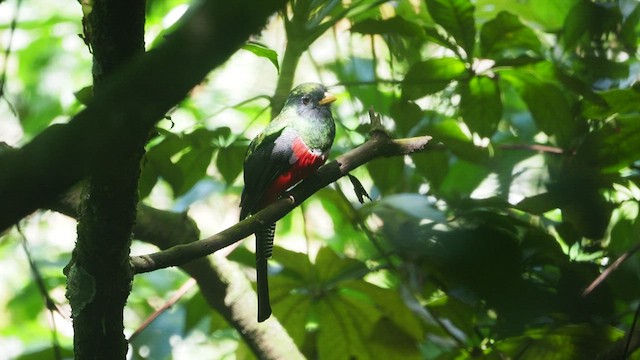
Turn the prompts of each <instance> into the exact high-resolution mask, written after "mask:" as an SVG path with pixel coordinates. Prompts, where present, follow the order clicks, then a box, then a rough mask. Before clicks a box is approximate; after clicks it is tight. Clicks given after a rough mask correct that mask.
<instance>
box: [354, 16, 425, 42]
mask: <svg viewBox="0 0 640 360" xmlns="http://www.w3.org/2000/svg"><path fill="white" fill-rule="evenodd" d="M351 32H352V33H360V34H366V35H373V34H379V35H399V36H405V37H412V38H416V37H417V38H424V37H425V32H424V30H423V29H422V28H421V27H420V26H419V25H418V24H416V23H414V22H411V21H408V20H405V19H404V18H402V17H400V16H395V17H392V18H390V19H384V20H377V19H370V18H368V19H365V20H363V21H360V22H358V23H356V24H354V25H353V26H352V27H351Z"/></svg>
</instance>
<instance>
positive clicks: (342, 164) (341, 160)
mask: <svg viewBox="0 0 640 360" xmlns="http://www.w3.org/2000/svg"><path fill="white" fill-rule="evenodd" d="M429 140H431V136H420V137H415V138H407V139H391V138H390V137H389V136H388V135H387V134H386V133H384V132H381V131H375V132H373V134H372V138H371V139H370V140H369V141H367V142H365V143H364V144H362V145H360V146H359V147H357V148H355V149H353V150H351V151H349V152H348V153H346V154H344V155H342V156H339V157H338V158H337V159H336V160H334V161H332V162H330V163H328V164H326V165H324V166H322V167H321V168H320V169H318V171H317V172H316V173H315V174H314V175H312V176H311V177H309V178H307V179H305V180H304V181H303V182H301V183H300V184H299V185H298V186H296V187H295V188H294V189H293V190H292V191H291V193H290V196H288V197H284V198H282V199H280V200H278V201H276V202H275V203H273V204H271V205H270V206H268V207H266V208H265V209H263V210H261V211H260V212H258V213H257V214H255V215H253V216H251V217H249V218H247V219H245V220H243V221H241V222H239V223H238V224H236V225H234V226H232V227H230V228H228V229H226V230H224V231H222V232H219V233H217V234H215V235H213V236H210V237H208V238H206V239H202V240H199V241H196V242H193V243H189V244H184V245H177V246H174V247H172V248H169V249H167V250H164V251H159V252H156V253H153V254H148V255H141V256H134V257H131V265H132V267H133V271H134V272H135V273H144V272H149V271H154V270H157V269H162V268H166V267H170V266H176V265H180V264H184V263H186V262H188V261H191V260H194V259H197V258H200V257H203V256H206V255H209V254H211V253H214V252H216V251H218V250H220V249H222V248H224V247H226V246H229V245H231V244H233V243H235V242H237V241H240V240H242V239H244V238H245V237H247V236H249V235H251V234H253V233H254V232H255V231H256V230H257V229H258V228H259V227H260V226H263V225H264V224H270V223H273V222H275V221H277V220H279V219H281V218H282V217H284V216H285V215H286V214H287V213H289V212H290V211H291V210H293V209H294V208H295V207H296V206H298V205H300V204H301V203H302V202H303V201H304V200H306V199H307V198H308V197H309V196H311V195H313V194H314V193H315V192H316V191H318V190H320V189H322V188H323V187H325V186H327V185H329V184H330V183H332V182H334V181H336V180H338V179H339V178H341V177H343V176H346V175H347V174H348V173H349V172H350V171H351V170H353V169H355V168H357V167H359V166H361V165H363V164H366V163H367V162H369V161H371V160H373V159H375V158H378V157H385V156H387V157H388V156H400V155H408V154H412V153H414V152H417V151H422V150H424V149H425V148H426V146H427V144H428V143H429Z"/></svg>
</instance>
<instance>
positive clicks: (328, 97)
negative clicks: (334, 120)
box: [318, 92, 337, 105]
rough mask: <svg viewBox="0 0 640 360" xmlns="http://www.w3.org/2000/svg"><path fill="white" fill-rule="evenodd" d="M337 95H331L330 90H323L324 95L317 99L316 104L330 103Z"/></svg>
mask: <svg viewBox="0 0 640 360" xmlns="http://www.w3.org/2000/svg"><path fill="white" fill-rule="evenodd" d="M336 99H337V97H336V96H335V95H333V94H332V93H330V92H325V93H324V97H323V98H322V100H320V101H318V104H320V105H326V104H331V103H332V102H334V101H336Z"/></svg>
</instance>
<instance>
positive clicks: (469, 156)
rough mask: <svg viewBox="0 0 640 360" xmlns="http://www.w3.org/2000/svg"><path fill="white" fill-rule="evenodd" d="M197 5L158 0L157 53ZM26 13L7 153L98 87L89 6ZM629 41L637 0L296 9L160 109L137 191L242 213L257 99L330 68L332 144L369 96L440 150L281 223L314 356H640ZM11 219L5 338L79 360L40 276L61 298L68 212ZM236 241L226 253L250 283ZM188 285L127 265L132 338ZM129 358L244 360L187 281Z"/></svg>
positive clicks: (152, 18)
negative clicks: (133, 273)
mask: <svg viewBox="0 0 640 360" xmlns="http://www.w3.org/2000/svg"><path fill="white" fill-rule="evenodd" d="M74 5H77V4H74ZM186 5H187V4H186V3H184V2H183V1H180V0H164V1H150V2H149V4H148V5H147V25H146V42H147V44H148V47H149V48H150V49H152V48H153V47H154V46H156V45H157V44H158V43H161V42H162V41H163V38H164V37H165V36H166V35H167V34H170V33H171V31H172V26H173V20H172V19H175V18H176V17H177V15H176V14H180V13H181V12H182V11H184V8H185V6H186ZM11 6H15V4H13V3H12V2H7V1H5V2H2V3H0V9H1V8H5V9H7V8H10V7H11ZM22 7H23V8H22V9H20V16H19V17H18V21H17V23H16V27H15V30H13V29H12V25H11V19H9V18H3V19H2V24H1V25H0V31H1V32H2V35H3V37H5V38H7V37H8V36H9V34H12V36H13V38H14V44H13V48H12V50H11V52H10V53H9V62H8V64H9V65H10V66H9V67H8V70H7V76H6V78H5V81H6V83H5V84H4V99H3V102H4V104H2V106H3V117H5V118H10V119H13V120H10V122H11V121H13V122H15V124H13V125H7V126H5V128H4V129H7V130H6V132H5V134H7V135H6V138H5V137H3V134H2V133H0V140H2V141H7V142H8V143H9V145H12V146H16V147H19V146H21V145H23V144H25V143H28V142H29V141H30V140H31V139H32V138H33V137H34V136H36V135H37V134H39V133H40V132H42V131H43V130H44V129H46V128H47V127H48V126H50V125H51V124H52V123H59V122H65V121H67V120H68V119H69V117H70V116H73V115H74V114H75V113H77V112H78V111H79V110H80V109H81V108H82V107H83V106H84V105H83V104H84V103H86V98H85V97H86V96H87V93H90V88H85V87H86V86H89V85H90V79H91V63H90V61H91V60H90V54H89V52H88V49H87V48H86V46H85V45H84V44H83V43H82V39H80V38H79V37H78V36H77V35H76V34H78V33H81V32H82V24H81V17H82V13H81V10H80V6H79V5H77V6H76V7H75V8H74V7H72V8H70V9H69V8H68V7H63V6H62V5H51V4H49V5H46V6H45V7H44V8H38V6H36V5H34V4H27V3H25V4H22ZM639 36H640V4H638V3H637V2H635V1H627V0H617V1H589V0H567V1H555V0H527V1H518V2H513V1H507V0H476V1H470V0H424V1H419V0H399V1H392V2H386V1H374V0H353V1H340V0H330V1H314V0H296V1H291V2H290V3H289V4H288V6H287V10H286V11H285V12H284V13H280V14H278V15H277V16H274V17H273V18H272V19H271V21H270V25H269V26H268V27H267V29H265V31H264V32H263V34H262V35H257V36H256V37H255V38H254V39H251V41H250V42H248V43H247V44H246V45H245V46H244V47H243V48H242V49H239V50H238V53H237V54H236V55H234V56H233V57H232V58H231V59H230V60H229V61H228V62H227V63H226V64H225V65H224V66H223V67H222V68H221V69H217V70H215V71H213V72H212V73H211V74H210V75H209V76H208V78H207V79H206V80H205V81H203V83H202V84H201V85H199V86H198V87H197V88H195V89H193V90H192V92H191V93H190V95H189V97H188V98H187V99H185V100H184V101H183V102H181V103H180V104H177V105H176V107H175V108H174V109H173V110H172V112H171V113H170V114H168V116H167V118H166V119H163V120H161V121H160V122H159V123H158V128H157V132H156V133H155V134H154V136H153V137H152V138H151V139H150V141H149V143H148V145H147V152H146V155H145V156H144V160H143V162H142V173H141V177H140V182H139V196H140V199H141V200H142V201H143V202H145V203H147V204H150V205H152V206H156V207H159V208H164V209H170V210H174V211H187V209H191V210H189V212H188V214H190V215H192V216H193V218H194V219H195V221H196V223H197V224H198V226H199V227H200V228H201V230H202V232H203V233H215V232H216V231H219V230H222V229H224V228H225V227H227V226H230V225H233V223H234V221H236V218H237V214H238V209H237V203H238V201H239V195H240V192H241V189H242V181H241V173H242V163H243V158H244V154H245V151H246V148H247V146H248V142H249V140H250V139H251V137H252V136H254V135H255V134H256V133H257V132H258V131H259V130H260V129H261V128H263V127H264V126H265V124H266V123H267V122H268V120H269V118H270V104H271V103H270V102H269V101H268V100H269V99H270V98H271V97H273V98H277V97H278V96H282V92H283V91H284V93H285V94H286V92H288V89H290V86H291V84H296V83H299V82H302V81H316V82H323V83H324V84H325V85H328V86H330V87H331V91H332V92H334V93H336V94H337V95H338V96H339V98H340V100H339V101H338V103H337V106H336V107H334V114H335V117H336V121H337V123H338V134H337V138H336V142H335V145H334V147H333V150H332V153H331V156H330V157H331V158H335V157H336V156H338V155H341V154H344V153H346V152H347V151H349V150H351V149H352V148H354V147H356V146H357V145H359V144H360V143H362V142H364V141H365V140H366V139H367V138H368V137H369V136H370V135H369V130H370V126H369V124H368V116H367V115H366V114H367V110H368V109H369V108H370V107H373V109H374V110H375V111H376V112H377V113H380V114H381V115H382V117H383V120H384V124H385V126H386V129H387V131H388V132H389V134H390V135H391V136H392V137H394V138H408V137H413V136H419V135H430V136H432V137H433V139H432V141H431V144H432V145H434V146H432V147H430V148H429V149H427V150H426V151H424V152H421V153H418V154H414V155H412V156H410V157H401V156H397V157H389V158H382V159H376V160H374V161H372V162H370V163H368V164H366V166H364V167H362V168H359V169H357V170H356V171H354V172H353V175H355V176H356V177H358V178H359V179H360V180H361V181H362V183H363V184H364V186H365V188H366V190H367V191H368V193H369V194H370V195H371V197H372V199H373V200H372V201H367V202H366V203H365V204H360V203H359V202H358V201H357V199H356V196H355V195H354V193H353V190H352V186H351V183H349V182H348V181H347V180H344V179H343V180H340V181H338V182H337V183H335V184H333V185H331V186H329V187H327V188H325V189H322V190H321V191H319V192H318V193H316V194H315V195H314V196H313V197H312V198H311V199H309V201H307V202H306V203H305V204H303V206H301V207H300V209H297V210H294V211H293V212H292V213H291V214H289V215H288V216H287V217H286V218H284V219H283V220H281V221H280V222H279V224H280V225H279V228H278V237H277V238H276V248H275V251H274V257H273V263H272V265H273V269H272V270H273V274H272V275H271V287H272V295H271V296H272V304H273V308H274V316H275V317H276V318H277V319H278V321H279V322H280V323H281V324H282V325H283V326H284V328H285V329H286V331H287V332H288V334H289V335H290V336H291V338H292V339H293V341H294V342H295V344H296V345H297V347H298V348H299V349H300V350H301V352H302V353H303V354H304V355H305V356H306V357H308V358H320V359H349V358H357V359H376V358H402V359H418V358H427V359H453V358H460V359H464V358H473V357H481V356H484V357H486V358H491V359H493V358H495V359H503V358H514V359H515V358H519V359H541V358H551V357H553V356H555V358H562V359H584V358H592V357H593V356H594V354H597V355H599V356H602V357H603V358H609V357H611V358H613V357H616V356H617V358H619V357H620V356H623V355H624V354H627V355H630V354H634V356H638V355H635V353H634V351H635V350H636V349H637V348H638V347H640V329H638V328H637V327H635V322H636V317H637V313H638V312H639V311H640V287H638V286H636V284H638V282H639V281H640V271H639V269H640V259H639V258H638V256H637V254H636V253H637V250H638V249H640V246H639V245H638V238H637V236H638V235H637V234H638V233H640V232H639V230H640V219H639V213H640V208H639V203H638V201H639V200H640V186H639V181H640V177H639V176H640V168H639V166H638V165H639V164H640V162H639V161H640V105H639V104H640V89H639V88H638V85H637V84H638V83H637V81H638V79H639V78H640V61H638V57H637V55H638V44H639ZM283 39H286V41H283ZM7 45H8V43H7V42H6V40H4V42H3V47H6V46H7ZM4 61H7V59H4ZM243 72H246V73H247V74H243ZM252 76H253V77H252ZM62 79H67V81H62ZM236 79H239V80H236ZM240 80H246V82H243V81H240ZM88 89H89V90H88ZM73 94H75V95H73ZM12 111H14V113H12ZM3 121H4V120H3ZM0 129H3V128H2V127H0ZM16 129H17V130H16ZM10 130H11V131H10ZM114 146H117V144H114ZM53 221H56V222H62V223H63V225H55V224H52V223H51V222H53ZM64 224H66V225H64ZM61 226H62V227H63V228H65V226H66V228H65V229H67V231H66V232H64V231H63V232H62V234H64V236H65V237H63V238H60V237H59V234H60V233H58V232H56V231H57V230H59V228H60V227H61ZM20 228H24V231H18V229H13V230H11V231H9V232H7V233H5V234H4V235H3V237H2V238H0V263H2V264H3V265H2V266H3V267H4V268H6V269H10V270H11V271H8V272H7V273H5V274H3V275H0V279H1V281H2V289H3V291H2V293H3V294H2V295H0V305H1V306H2V308H4V309H6V316H3V319H0V348H5V347H6V348H7V349H10V351H11V356H12V357H14V358H16V359H22V360H26V359H35V358H40V356H44V354H52V353H53V351H54V350H53V347H54V342H52V340H51V339H52V333H54V334H56V337H57V338H58V340H57V341H59V343H60V344H61V346H62V348H63V350H64V351H63V354H65V355H69V354H70V353H71V351H72V342H71V341H72V336H70V334H69V327H70V325H68V324H69V323H70V319H69V318H65V317H64V316H60V315H54V318H55V319H57V320H56V321H55V323H56V324H58V325H57V326H58V328H57V329H56V328H52V327H51V322H50V321H48V320H47V319H49V317H50V316H52V315H51V314H50V313H49V312H48V310H47V305H48V306H49V307H51V306H50V305H51V304H47V303H43V301H42V297H43V293H42V289H43V288H44V289H46V291H47V292H48V293H49V294H50V295H49V296H50V297H49V298H48V299H50V301H52V302H54V303H56V304H57V306H59V307H61V308H64V307H65V306H67V304H66V299H65V298H64V287H65V276H64V274H63V272H62V269H63V267H64V266H65V265H66V264H67V263H68V262H69V259H70V256H71V253H70V251H71V249H72V247H73V243H74V237H73V236H74V234H73V232H69V231H68V229H69V228H71V229H73V221H71V220H69V219H67V218H64V217H63V216H60V215H55V214H51V213H50V212H43V213H40V214H38V215H35V216H31V217H29V218H26V219H25V220H23V221H22V222H21V225H20ZM246 243H247V244H246V246H245V245H242V246H239V247H237V248H236V249H235V250H233V251H232V252H231V253H230V254H229V255H228V256H227V258H228V259H230V260H232V261H233V262H235V263H237V264H239V265H241V266H242V268H243V269H245V270H246V274H247V275H248V276H249V278H251V276H252V274H253V261H254V260H253V253H252V248H251V245H250V242H246ZM25 244H26V245H25ZM23 246H25V248H29V249H30V250H31V251H30V254H31V256H30V257H29V259H31V261H33V266H32V267H30V265H29V263H28V261H27V258H26V257H25V256H24V252H23ZM133 249H134V252H137V253H143V252H144V253H146V252H150V251H153V249H154V248H153V247H152V246H150V245H148V244H145V243H143V242H135V243H134V247H133ZM16 254H18V255H16ZM621 258H622V259H623V261H622V262H616V260H618V259H621ZM614 264H615V266H613V265H614ZM30 268H33V269H34V270H37V272H36V274H37V277H40V278H41V279H42V282H41V284H42V286H39V284H40V283H39V282H38V281H34V280H33V277H32V276H31V275H30V271H31V270H30ZM607 268H612V269H613V271H611V272H609V273H606V277H605V278H604V280H602V281H601V282H598V283H596V284H595V285H597V286H595V287H593V286H591V285H594V281H595V280H596V279H597V278H598V276H600V275H601V274H602V273H603V271H604V270H605V269H607ZM14 273H15V275H12V274H14ZM37 277H36V278H37ZM186 281H188V276H187V275H185V274H184V273H183V272H181V271H180V270H178V269H163V270H159V271H156V272H153V273H150V274H145V275H138V276H137V277H136V279H135V281H134V283H133V287H132V292H131V296H130V298H129V301H128V304H127V308H126V310H125V326H126V329H127V332H128V334H131V333H132V332H133V331H134V330H135V329H137V328H139V327H140V326H141V324H142V323H143V322H144V319H145V318H146V317H148V316H149V315H150V314H152V313H153V312H154V311H155V310H156V309H157V308H158V307H159V306H160V305H161V304H162V303H163V302H164V301H166V300H168V299H169V298H170V294H171V293H172V292H174V291H176V290H178V288H180V287H181V286H182V285H183V284H184V283H185V282H186ZM65 324H66V325H65ZM130 354H131V355H132V357H133V358H134V359H143V358H150V359H162V358H170V357H173V358H177V359H178V358H183V357H186V356H193V354H197V355H198V356H201V358H211V359H217V358H233V357H234V356H235V357H238V358H245V357H252V356H255V355H254V354H251V352H250V350H249V348H248V347H247V346H246V345H245V344H244V343H243V340H242V338H241V335H240V334H239V333H238V331H237V330H236V329H233V328H232V327H230V326H229V324H228V323H227V322H226V321H225V320H224V319H223V318H222V317H221V316H220V315H219V314H217V313H216V312H215V311H213V310H212V309H211V307H209V305H208V304H207V303H206V301H205V300H204V298H203V297H202V295H201V294H200V293H199V291H198V290H197V289H196V288H194V289H191V290H190V291H187V292H186V294H185V295H184V296H183V297H182V298H181V299H180V300H178V302H177V303H175V304H174V305H173V307H172V308H171V309H170V310H168V311H166V312H163V313H162V314H161V315H160V316H159V317H158V318H157V319H156V320H155V321H154V322H152V323H151V324H150V325H148V326H147V327H146V328H145V329H144V330H143V331H142V332H141V333H140V334H137V336H136V338H135V340H134V341H132V342H131V349H130Z"/></svg>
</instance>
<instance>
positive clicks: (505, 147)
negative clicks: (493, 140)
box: [499, 144, 564, 155]
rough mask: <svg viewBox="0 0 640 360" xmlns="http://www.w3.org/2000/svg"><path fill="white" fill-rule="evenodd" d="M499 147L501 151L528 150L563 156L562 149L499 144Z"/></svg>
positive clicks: (544, 146) (545, 146) (533, 145)
mask: <svg viewBox="0 0 640 360" xmlns="http://www.w3.org/2000/svg"><path fill="white" fill-rule="evenodd" d="M499 147H500V149H503V150H530V151H539V152H544V153H550V154H559V155H561V154H564V149H562V148H559V147H555V146H548V145H540V144H501V145H499Z"/></svg>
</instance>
